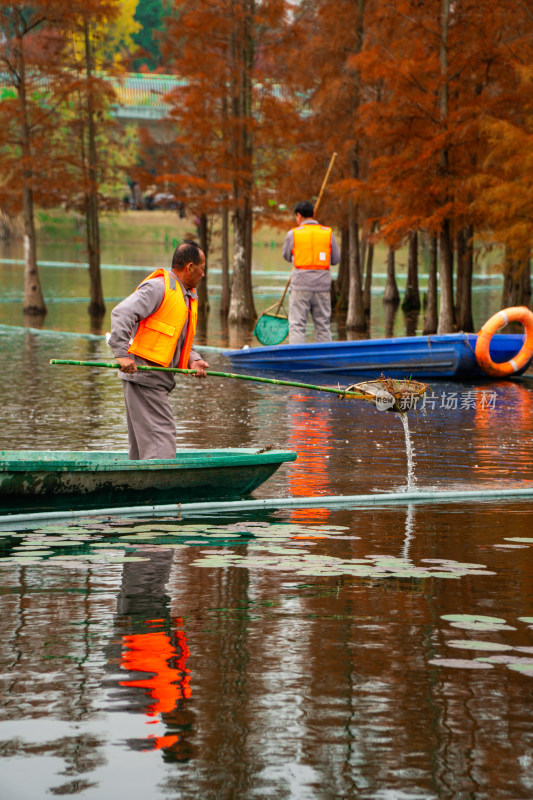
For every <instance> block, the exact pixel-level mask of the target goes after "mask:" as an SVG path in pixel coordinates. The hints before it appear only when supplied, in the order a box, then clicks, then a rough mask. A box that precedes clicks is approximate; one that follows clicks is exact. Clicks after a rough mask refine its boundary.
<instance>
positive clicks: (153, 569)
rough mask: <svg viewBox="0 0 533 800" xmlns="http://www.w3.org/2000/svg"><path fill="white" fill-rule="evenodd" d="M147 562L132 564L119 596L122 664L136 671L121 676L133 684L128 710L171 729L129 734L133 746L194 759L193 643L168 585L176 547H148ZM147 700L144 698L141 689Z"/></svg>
mask: <svg viewBox="0 0 533 800" xmlns="http://www.w3.org/2000/svg"><path fill="white" fill-rule="evenodd" d="M143 555H148V557H149V560H148V561H146V562H144V563H138V564H126V565H125V568H124V573H123V581H122V589H121V592H120V595H119V598H118V609H117V610H118V612H119V619H118V622H119V627H120V628H121V629H122V630H124V629H129V631H128V632H127V633H122V635H121V654H120V658H119V663H120V667H121V669H123V670H128V671H129V672H133V673H136V674H135V677H131V678H127V679H125V680H121V681H119V686H122V687H127V688H129V689H131V690H132V692H131V694H130V693H129V696H128V710H129V711H134V712H137V711H140V712H141V713H144V714H146V716H147V717H148V718H149V719H148V720H147V724H157V723H158V722H163V723H164V724H165V725H166V727H167V733H166V734H165V735H163V736H156V735H154V734H148V735H147V737H146V739H142V740H129V742H128V744H129V745H130V747H132V749H135V750H139V751H146V750H162V751H163V755H164V759H165V760H166V761H188V760H190V759H191V758H192V757H193V755H194V746H193V743H192V742H191V738H192V736H193V723H194V714H193V711H192V709H190V708H189V707H188V706H189V705H190V702H189V701H190V697H191V687H190V679H191V675H190V670H189V669H187V658H188V656H189V648H188V646H187V639H186V636H185V632H184V631H183V620H182V619H181V618H179V617H177V618H174V619H171V618H170V612H169V597H168V595H167V594H166V592H165V587H166V584H167V581H168V577H169V574H170V569H171V566H172V558H173V551H169V550H161V551H158V552H150V553H149V554H148V553H145V554H143ZM139 689H142V690H144V691H143V696H144V698H145V699H144V702H143V704H142V706H141V707H139V704H138V697H135V695H137V693H138V690H139Z"/></svg>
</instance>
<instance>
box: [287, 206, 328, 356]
mask: <svg viewBox="0 0 533 800" xmlns="http://www.w3.org/2000/svg"><path fill="white" fill-rule="evenodd" d="M294 213H295V215H296V224H297V227H296V228H293V229H292V230H290V231H289V232H288V234H287V236H286V237H285V242H284V244H283V258H284V259H285V260H286V261H290V262H292V264H293V267H294V269H293V271H292V273H291V288H290V298H289V343H290V344H304V343H305V328H306V325H307V318H308V316H309V313H310V314H311V317H312V319H313V323H314V326H315V338H316V341H317V342H331V329H330V320H331V271H330V267H331V266H332V265H334V264H338V263H339V261H340V258H341V254H340V250H339V246H338V244H337V242H336V241H335V237H334V236H333V232H332V230H331V228H328V227H326V226H325V225H320V224H319V223H318V222H317V221H316V219H314V218H313V214H314V209H313V205H312V203H309V202H308V201H306V200H304V201H303V202H301V203H298V205H297V206H296V208H295V209H294Z"/></svg>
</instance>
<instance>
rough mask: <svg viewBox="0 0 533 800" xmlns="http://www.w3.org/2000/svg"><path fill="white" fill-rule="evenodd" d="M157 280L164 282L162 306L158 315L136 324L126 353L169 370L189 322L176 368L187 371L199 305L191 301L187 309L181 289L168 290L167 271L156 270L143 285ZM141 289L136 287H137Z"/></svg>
mask: <svg viewBox="0 0 533 800" xmlns="http://www.w3.org/2000/svg"><path fill="white" fill-rule="evenodd" d="M159 277H162V278H164V280H165V294H164V297H163V302H162V303H161V305H160V306H159V308H158V309H157V311H154V313H153V314H151V315H150V316H149V317H146V319H142V320H141V321H140V322H139V327H138V328H137V333H136V334H135V337H134V339H133V342H132V344H131V346H130V348H129V350H128V353H134V354H135V355H136V356H140V357H141V358H145V359H146V360H147V361H153V362H154V364H160V365H161V366H162V367H168V366H170V363H171V361H172V358H173V356H174V352H175V350H176V345H177V343H178V339H179V337H180V334H181V332H182V330H183V326H184V325H185V323H186V322H187V318H189V327H188V329H187V336H186V337H185V343H184V345H183V348H182V351H181V354H180V360H179V365H178V366H179V368H180V369H187V367H188V364H189V356H190V354H191V348H192V343H193V339H194V334H195V331H196V320H197V319H198V301H197V300H195V299H192V298H190V307H189V309H187V305H186V303H185V299H184V297H183V292H182V291H181V287H180V286H179V285H178V287H177V288H176V289H171V288H170V279H169V274H168V272H167V270H166V269H156V270H155V272H152V274H151V275H149V276H148V277H147V278H145V280H144V281H143V282H142V283H145V281H149V280H152V278H159ZM141 285H142V284H139V286H141ZM139 286H138V287H137V289H138V288H139Z"/></svg>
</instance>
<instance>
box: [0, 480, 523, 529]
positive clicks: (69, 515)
mask: <svg viewBox="0 0 533 800" xmlns="http://www.w3.org/2000/svg"><path fill="white" fill-rule="evenodd" d="M532 497H533V486H530V487H527V488H516V489H494V490H490V489H483V490H482V491H476V490H475V489H468V490H464V491H444V490H443V491H437V492H436V491H428V492H425V491H413V492H388V493H383V494H361V495H357V494H352V495H325V496H323V497H272V498H265V499H262V500H235V501H226V502H208V503H172V504H168V505H152V506H146V505H145V506H125V507H122V508H98V509H94V508H93V509H81V510H79V511H51V512H47V513H34V514H31V513H30V514H3V515H2V516H0V526H3V525H9V526H11V525H14V524H19V523H29V522H38V521H41V522H42V521H43V520H46V521H51V520H57V519H65V520H66V519H77V518H78V517H102V516H106V517H107V516H137V517H138V516H154V515H155V516H157V515H158V514H179V515H180V516H182V515H184V514H209V515H212V514H221V513H226V512H228V511H231V512H236V511H237V512H238V511H245V512H249V511H260V510H264V509H284V508H336V507H341V508H357V507H358V506H387V505H406V504H409V503H454V502H457V501H460V500H469V501H470V502H477V503H485V502H489V501H491V500H496V499H498V500H502V499H508V500H525V499H531V498H532Z"/></svg>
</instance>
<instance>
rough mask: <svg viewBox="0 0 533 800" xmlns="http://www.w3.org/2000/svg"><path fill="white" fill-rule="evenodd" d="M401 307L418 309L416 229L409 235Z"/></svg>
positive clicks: (405, 309)
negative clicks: (405, 282)
mask: <svg viewBox="0 0 533 800" xmlns="http://www.w3.org/2000/svg"><path fill="white" fill-rule="evenodd" d="M402 309H403V310H404V311H419V310H420V293H419V291H418V234H417V233H416V231H415V233H412V234H411V236H410V237H409V252H408V257H407V286H406V287H405V294H404V297H403V302H402Z"/></svg>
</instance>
